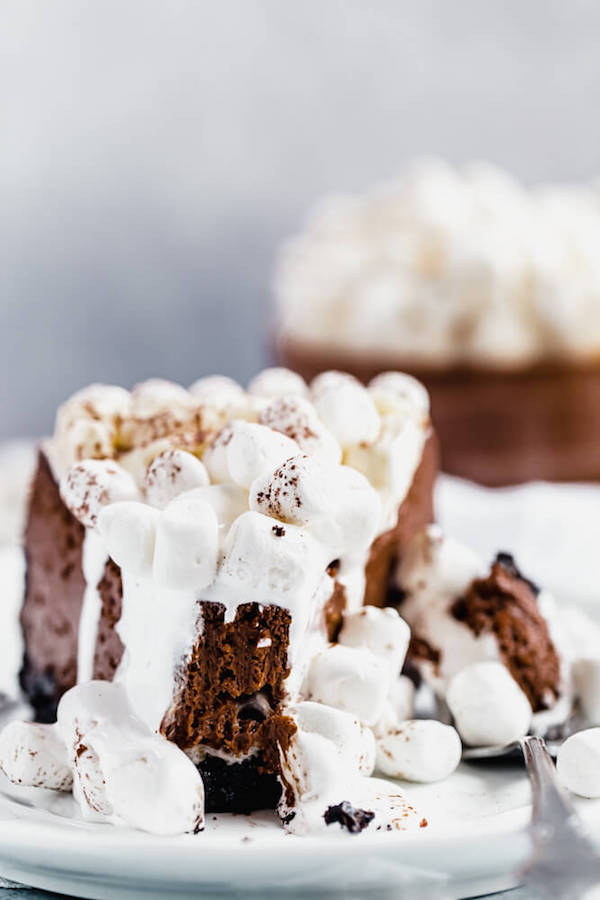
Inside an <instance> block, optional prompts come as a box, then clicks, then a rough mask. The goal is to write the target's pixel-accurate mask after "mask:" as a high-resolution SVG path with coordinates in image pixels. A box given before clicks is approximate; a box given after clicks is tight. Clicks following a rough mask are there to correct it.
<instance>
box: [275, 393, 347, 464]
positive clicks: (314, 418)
mask: <svg viewBox="0 0 600 900" xmlns="http://www.w3.org/2000/svg"><path fill="white" fill-rule="evenodd" d="M258 421H259V422H260V424H261V425H267V426H268V427H269V428H272V429H273V431H280V432H281V433H282V434H285V435H286V436H287V437H289V438H291V440H293V441H296V443H297V444H298V446H299V447H300V449H301V450H302V452H303V453H307V454H309V455H310V456H319V457H321V458H323V459H324V460H326V461H327V462H331V463H334V464H335V463H339V462H340V461H341V459H342V448H341V447H340V445H339V443H338V441H337V440H336V439H335V437H334V436H333V434H332V433H331V432H330V431H329V429H328V428H326V427H325V425H324V424H323V423H322V422H321V420H320V419H319V417H318V415H317V413H316V411H315V408H314V406H313V405H312V403H309V401H308V400H305V399H304V398H303V397H297V396H293V397H289V396H285V397H278V398H276V399H275V400H272V401H271V402H270V403H269V404H268V406H266V407H265V408H264V409H263V410H262V412H261V414H260V416H259V419H258Z"/></svg>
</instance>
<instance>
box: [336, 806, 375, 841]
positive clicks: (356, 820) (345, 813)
mask: <svg viewBox="0 0 600 900" xmlns="http://www.w3.org/2000/svg"><path fill="white" fill-rule="evenodd" d="M323 818H324V819H325V824H326V825H333V823H334V822H338V823H339V824H340V825H341V826H342V828H347V829H348V831H349V832H350V833H351V834H358V833H359V832H360V831H363V830H364V829H365V828H366V827H367V826H368V825H369V823H370V822H372V821H373V819H374V818H375V813H374V812H372V811H371V810H370V809H355V808H354V807H353V806H352V804H351V803H349V802H348V800H344V801H343V802H342V803H338V804H337V806H330V807H329V808H328V809H326V810H325V812H324V814H323Z"/></svg>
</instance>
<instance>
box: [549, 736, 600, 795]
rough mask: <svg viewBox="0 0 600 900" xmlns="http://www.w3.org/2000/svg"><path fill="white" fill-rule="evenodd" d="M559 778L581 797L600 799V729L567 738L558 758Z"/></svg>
mask: <svg viewBox="0 0 600 900" xmlns="http://www.w3.org/2000/svg"><path fill="white" fill-rule="evenodd" d="M556 770H557V772H558V777H559V779H560V780H561V782H562V783H563V784H564V786H565V787H566V788H568V789H569V790H570V791H572V792H573V793H574V794H578V795H579V796H580V797H600V728H586V729H585V731H578V732H577V733H576V734H572V735H571V737H569V738H567V740H566V741H565V742H564V744H563V745H562V746H561V747H560V749H559V751H558V755H557V757H556Z"/></svg>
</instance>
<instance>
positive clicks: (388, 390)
mask: <svg viewBox="0 0 600 900" xmlns="http://www.w3.org/2000/svg"><path fill="white" fill-rule="evenodd" d="M368 390H369V393H370V395H371V397H372V398H373V400H374V401H375V405H376V406H377V409H378V410H379V412H380V413H381V414H383V415H385V414H389V413H398V412H416V413H418V414H420V415H422V416H428V415H429V394H428V392H427V388H426V387H424V385H422V384H421V382H420V381H417V379H416V378H413V376H412V375H405V374H404V373H403V372H382V373H381V375H377V376H376V377H375V378H373V379H372V381H370V382H369V386H368Z"/></svg>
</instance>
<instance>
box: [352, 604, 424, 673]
mask: <svg viewBox="0 0 600 900" xmlns="http://www.w3.org/2000/svg"><path fill="white" fill-rule="evenodd" d="M338 640H339V643H340V644H345V645H346V646H347V647H366V648H367V649H368V650H371V652H372V653H374V654H375V655H376V656H379V657H381V659H385V660H387V661H388V662H389V664H390V666H391V669H392V672H393V674H394V675H397V674H399V672H400V670H401V669H402V665H403V663H404V658H405V657H406V651H407V650H408V642H409V641H410V628H409V627H408V625H407V624H406V622H405V621H404V619H402V618H400V615H399V614H398V611H397V610H395V609H392V607H389V606H388V607H386V608H384V609H378V608H377V607H376V606H363V607H362V609H359V610H358V612H355V613H348V614H347V615H345V616H344V620H343V625H342V630H341V632H340V636H339V638H338Z"/></svg>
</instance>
